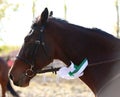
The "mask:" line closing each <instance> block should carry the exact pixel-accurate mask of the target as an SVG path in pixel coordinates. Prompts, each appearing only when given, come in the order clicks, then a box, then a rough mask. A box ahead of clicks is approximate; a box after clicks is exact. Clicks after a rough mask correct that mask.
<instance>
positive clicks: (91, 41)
mask: <svg viewBox="0 0 120 97" xmlns="http://www.w3.org/2000/svg"><path fill="white" fill-rule="evenodd" d="M63 28H64V29H60V30H59V31H57V33H54V36H55V37H56V38H55V40H54V41H55V42H56V45H57V46H56V54H55V58H57V59H60V60H62V61H63V62H64V63H65V64H66V65H70V60H71V61H73V62H74V63H75V64H79V63H80V62H81V61H82V60H83V58H85V57H87V58H88V60H89V63H94V62H100V61H103V60H109V58H116V57H118V56H119V57H120V51H119V48H120V40H118V39H116V38H114V37H111V36H110V37H111V40H109V39H108V40H107V39H106V38H107V37H106V38H105V37H104V36H102V35H100V34H99V32H98V33H96V32H94V31H89V30H88V29H83V28H79V27H78V26H77V27H76V26H75V27H73V26H72V27H69V28H68V27H63ZM81 29H83V30H82V31H80V30H81ZM87 32H88V33H87ZM90 32H91V33H90ZM115 52H117V53H115ZM116 54H117V55H116ZM105 65H106V64H105ZM101 66H103V64H102V65H101V64H100V65H99V66H91V67H88V68H87V69H86V71H85V75H84V76H83V77H81V79H82V80H83V81H84V82H85V83H86V84H87V85H88V86H89V87H90V88H91V89H92V91H93V92H94V93H96V92H98V91H99V89H100V88H101V86H102V85H103V82H104V79H105V77H104V76H103V75H104V74H103V75H101V73H100V72H101V71H103V72H104V73H106V71H110V69H111V67H112V65H111V66H110V65H109V68H108V67H101ZM108 73H109V72H108ZM108 73H106V74H105V75H106V76H107V74H108ZM100 76H101V78H103V79H101V80H98V79H99V77H100Z"/></svg>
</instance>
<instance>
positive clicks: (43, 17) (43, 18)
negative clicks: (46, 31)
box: [40, 8, 48, 24]
mask: <svg viewBox="0 0 120 97" xmlns="http://www.w3.org/2000/svg"><path fill="white" fill-rule="evenodd" d="M47 19H48V9H47V8H45V9H44V11H43V12H42V14H41V20H40V21H41V23H42V24H45V23H46V22H47Z"/></svg>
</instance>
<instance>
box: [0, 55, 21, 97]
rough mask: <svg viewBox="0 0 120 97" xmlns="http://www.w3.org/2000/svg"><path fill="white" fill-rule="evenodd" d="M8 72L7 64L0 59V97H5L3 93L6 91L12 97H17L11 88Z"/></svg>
mask: <svg viewBox="0 0 120 97" xmlns="http://www.w3.org/2000/svg"><path fill="white" fill-rule="evenodd" d="M8 72H9V67H8V65H7V62H6V61H5V60H3V58H1V57H0V84H1V88H2V97H5V93H6V91H7V90H9V91H10V93H11V94H12V95H13V96H14V97H19V95H18V94H17V93H16V92H15V91H14V89H13V88H12V86H11V83H10V80H9V78H8Z"/></svg>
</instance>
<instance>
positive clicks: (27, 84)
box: [13, 81, 29, 87]
mask: <svg viewBox="0 0 120 97" xmlns="http://www.w3.org/2000/svg"><path fill="white" fill-rule="evenodd" d="M13 83H14V85H16V86H18V87H27V86H29V82H22V83H20V81H18V82H13Z"/></svg>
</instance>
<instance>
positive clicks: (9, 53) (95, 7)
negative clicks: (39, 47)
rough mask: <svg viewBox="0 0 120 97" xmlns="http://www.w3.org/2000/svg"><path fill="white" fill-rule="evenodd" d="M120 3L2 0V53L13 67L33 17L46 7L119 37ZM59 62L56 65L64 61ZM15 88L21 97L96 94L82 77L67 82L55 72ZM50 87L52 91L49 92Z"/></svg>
mask: <svg viewBox="0 0 120 97" xmlns="http://www.w3.org/2000/svg"><path fill="white" fill-rule="evenodd" d="M119 6H120V1H119V0H0V56H2V57H3V58H4V59H5V60H7V61H8V64H9V65H10V66H11V64H13V61H14V57H15V56H16V54H17V52H18V51H19V48H20V47H21V45H22V43H23V40H24V37H25V36H26V34H27V33H28V32H29V30H30V27H31V24H32V20H34V18H35V17H37V16H38V15H40V14H41V12H42V11H43V10H44V8H45V7H47V8H48V9H49V11H53V16H54V17H57V18H61V19H65V20H67V21H68V22H70V23H73V24H77V25H80V26H84V27H88V28H93V27H94V28H95V27H96V28H99V29H102V30H104V31H106V32H108V33H110V34H112V35H114V36H115V37H118V38H119V37H120V31H119V22H120V21H119V15H120V7H119ZM10 60H12V61H10ZM57 62H58V61H55V62H54V64H63V63H59V62H58V63H57ZM37 84H38V85H37ZM51 86H55V87H53V88H52V87H51ZM41 87H42V88H41ZM15 88H16V89H17V90H18V92H19V93H20V94H21V95H22V96H21V97H94V95H93V94H92V92H91V91H90V90H89V88H88V87H87V86H86V85H85V84H84V83H83V82H81V81H80V80H78V79H77V80H74V81H66V80H63V79H60V78H57V77H56V76H55V75H53V74H51V73H50V74H44V75H38V76H37V77H36V78H34V79H33V80H32V82H31V85H30V86H29V87H27V88H25V89H26V92H25V89H23V88H22V89H21V88H18V87H15ZM62 88H63V89H62ZM31 89H32V90H31ZM56 89H58V91H57V90H56ZM43 90H44V91H43ZM49 90H52V92H51V93H52V94H49V93H47V92H48V91H49ZM36 91H37V92H36ZM22 93H23V94H22ZM29 93H30V94H31V95H32V96H30V95H29ZM45 94H46V95H45ZM47 94H48V95H47ZM41 95H43V96H41ZM55 95H57V96H55ZM65 95H66V96H65ZM86 95H87V96H86Z"/></svg>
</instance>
